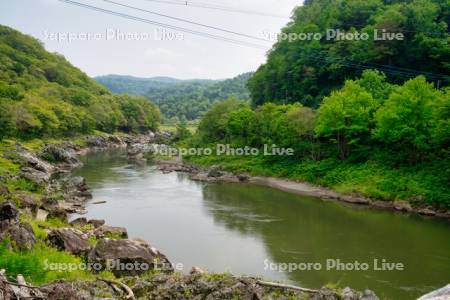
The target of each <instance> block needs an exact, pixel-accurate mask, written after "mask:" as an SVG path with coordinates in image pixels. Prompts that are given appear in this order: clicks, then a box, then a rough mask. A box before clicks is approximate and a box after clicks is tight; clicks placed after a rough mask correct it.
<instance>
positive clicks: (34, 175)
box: [20, 167, 51, 185]
mask: <svg viewBox="0 0 450 300" xmlns="http://www.w3.org/2000/svg"><path fill="white" fill-rule="evenodd" d="M50 175H51V173H46V172H43V171H40V170H37V169H33V168H29V167H24V168H22V169H21V170H20V176H22V177H23V178H26V179H28V180H30V181H31V182H34V183H35V184H37V185H43V184H45V183H47V182H49V180H50Z"/></svg>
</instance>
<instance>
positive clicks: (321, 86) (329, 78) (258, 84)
mask: <svg viewBox="0 0 450 300" xmlns="http://www.w3.org/2000/svg"><path fill="white" fill-rule="evenodd" d="M448 6H449V3H448V1H442V0H408V1H407V0H392V1H387V0H367V1H360V0H347V1H341V0H311V1H306V2H305V5H303V6H299V7H298V8H297V9H296V10H295V12H294V14H293V20H292V22H290V23H289V24H288V26H286V27H285V28H284V29H283V30H282V32H283V33H284V34H286V35H287V36H289V35H292V34H296V36H298V34H301V33H319V34H321V35H322V38H321V39H319V40H317V39H309V40H308V39H303V40H302V39H300V38H298V39H296V40H291V41H289V39H281V40H280V41H278V42H277V43H276V44H275V46H274V47H273V48H272V50H271V51H270V52H269V54H268V59H267V62H266V63H265V64H263V65H262V66H260V67H259V69H258V70H257V72H256V73H255V75H254V76H253V77H252V78H251V79H250V81H249V89H250V91H251V95H252V100H253V104H254V105H255V106H257V105H261V104H263V103H265V102H274V103H278V104H281V103H285V104H286V103H294V102H300V103H302V104H303V105H305V106H309V107H318V106H319V105H320V103H321V102H322V100H323V98H324V97H325V96H327V95H329V94H330V92H331V91H333V90H335V89H338V88H341V87H342V86H343V84H344V82H345V81H346V80H348V79H355V78H358V77H359V76H360V75H361V74H362V70H363V69H366V68H376V69H380V70H382V71H384V72H385V73H386V76H387V77H388V80H389V82H393V83H397V84H401V83H403V82H405V81H407V80H408V79H410V78H413V77H415V76H417V75H419V74H426V76H427V80H429V81H434V82H438V81H439V80H440V85H441V86H442V85H448V83H449V82H450V77H449V76H448V74H450V65H449V64H448V61H449V60H450V46H449V41H450V38H449V31H448V30H449V28H448V25H449V13H448ZM329 29H339V30H340V32H341V33H356V32H358V33H361V34H362V33H366V34H368V36H369V38H367V39H340V40H337V39H336V38H331V39H327V38H326V35H327V30H329ZM375 30H378V35H377V36H379V34H380V32H382V30H385V31H386V32H390V33H402V34H403V35H404V39H403V40H384V41H383V40H375V39H374V38H373V37H374V34H375ZM411 69H412V70H411ZM445 74H446V76H444V75H445Z"/></svg>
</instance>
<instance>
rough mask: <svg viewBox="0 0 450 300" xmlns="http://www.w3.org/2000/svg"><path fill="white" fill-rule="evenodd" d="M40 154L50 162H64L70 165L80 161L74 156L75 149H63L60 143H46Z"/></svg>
mask: <svg viewBox="0 0 450 300" xmlns="http://www.w3.org/2000/svg"><path fill="white" fill-rule="evenodd" d="M42 156H43V157H44V158H45V159H47V160H49V161H52V162H58V163H64V164H68V165H72V166H77V165H79V164H80V161H79V160H78V159H77V158H76V156H75V151H74V150H72V149H70V148H69V149H65V148H64V147H63V146H62V145H47V146H46V147H45V148H44V151H43V154H42Z"/></svg>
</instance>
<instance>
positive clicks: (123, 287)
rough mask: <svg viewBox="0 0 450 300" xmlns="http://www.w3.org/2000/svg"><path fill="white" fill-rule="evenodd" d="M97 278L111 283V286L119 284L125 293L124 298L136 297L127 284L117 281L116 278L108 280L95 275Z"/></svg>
mask: <svg viewBox="0 0 450 300" xmlns="http://www.w3.org/2000/svg"><path fill="white" fill-rule="evenodd" d="M97 280H100V281H103V282H106V283H108V284H110V285H112V286H114V285H119V286H120V287H121V288H122V289H123V290H124V291H125V292H126V293H127V295H126V296H125V299H136V298H135V297H134V293H133V290H131V288H130V287H129V286H128V285H126V284H124V283H122V282H120V281H117V280H109V279H105V278H100V277H97Z"/></svg>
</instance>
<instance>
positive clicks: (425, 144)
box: [374, 77, 449, 156]
mask: <svg viewBox="0 0 450 300" xmlns="http://www.w3.org/2000/svg"><path fill="white" fill-rule="evenodd" d="M448 105H449V104H448V99H445V97H444V96H443V95H442V93H441V92H439V91H437V90H435V89H434V88H433V85H432V84H429V83H427V82H426V81H425V78H424V77H418V78H416V79H413V80H409V81H408V82H406V83H405V85H404V86H401V87H398V88H397V89H396V90H395V91H394V92H393V93H392V94H391V96H390V97H389V99H388V100H386V102H385V103H384V105H383V106H382V107H381V108H380V109H379V110H378V111H377V113H376V116H375V118H376V122H377V125H376V128H375V131H374V135H375V137H376V138H378V139H379V140H381V141H382V142H384V143H389V144H392V145H395V147H396V148H400V151H402V152H404V153H408V154H410V155H413V156H417V155H419V156H420V155H422V154H424V153H425V152H426V151H429V150H431V149H432V148H433V147H436V146H441V145H437V144H434V143H433V139H430V136H436V137H438V136H442V133H443V132H442V131H441V130H444V131H445V129H442V128H438V127H440V126H439V125H437V124H441V125H442V124H445V123H446V122H448V119H441V117H443V118H446V116H445V113H444V115H441V114H442V111H441V108H442V109H444V107H446V106H447V107H448ZM443 126H444V127H445V125H443ZM447 130H448V129H447ZM447 132H448V131H447ZM444 134H445V133H444ZM437 139H440V138H437Z"/></svg>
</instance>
